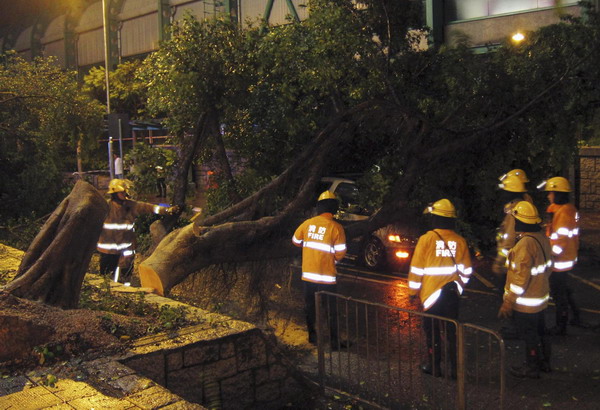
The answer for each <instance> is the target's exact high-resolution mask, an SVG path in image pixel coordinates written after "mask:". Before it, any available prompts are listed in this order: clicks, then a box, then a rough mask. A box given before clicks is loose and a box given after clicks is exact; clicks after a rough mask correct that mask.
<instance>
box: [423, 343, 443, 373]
mask: <svg viewBox="0 0 600 410" xmlns="http://www.w3.org/2000/svg"><path fill="white" fill-rule="evenodd" d="M434 351H435V352H434ZM434 353H435V354H434ZM440 359H441V357H440V352H439V350H438V349H437V348H430V349H429V351H428V352H427V358H426V359H425V363H423V364H422V365H421V371H422V372H423V373H425V374H431V375H433V376H434V377H442V367H441V366H440V362H441V360H440Z"/></svg>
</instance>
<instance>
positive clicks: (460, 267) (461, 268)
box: [457, 264, 473, 276]
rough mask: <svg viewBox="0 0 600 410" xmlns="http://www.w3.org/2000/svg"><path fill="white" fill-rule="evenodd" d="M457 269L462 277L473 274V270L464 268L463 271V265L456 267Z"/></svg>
mask: <svg viewBox="0 0 600 410" xmlns="http://www.w3.org/2000/svg"><path fill="white" fill-rule="evenodd" d="M457 267H458V271H459V272H461V273H462V274H463V275H467V276H469V275H470V274H471V273H473V268H466V269H465V265H462V264H460V265H457Z"/></svg>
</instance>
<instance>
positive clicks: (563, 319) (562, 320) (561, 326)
mask: <svg viewBox="0 0 600 410" xmlns="http://www.w3.org/2000/svg"><path fill="white" fill-rule="evenodd" d="M566 308H567V309H566V310H565V309H561V310H558V309H557V310H556V326H554V327H552V328H550V329H548V330H547V331H546V333H547V334H549V335H552V336H565V335H566V334H567V322H568V321H569V310H568V306H566Z"/></svg>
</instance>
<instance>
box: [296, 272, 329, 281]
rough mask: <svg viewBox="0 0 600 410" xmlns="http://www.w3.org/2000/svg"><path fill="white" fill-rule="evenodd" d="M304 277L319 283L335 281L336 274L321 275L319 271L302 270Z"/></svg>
mask: <svg viewBox="0 0 600 410" xmlns="http://www.w3.org/2000/svg"><path fill="white" fill-rule="evenodd" d="M302 279H308V280H310V281H313V282H319V283H335V276H329V275H321V274H319V273H310V272H302Z"/></svg>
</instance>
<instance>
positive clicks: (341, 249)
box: [333, 243, 346, 252]
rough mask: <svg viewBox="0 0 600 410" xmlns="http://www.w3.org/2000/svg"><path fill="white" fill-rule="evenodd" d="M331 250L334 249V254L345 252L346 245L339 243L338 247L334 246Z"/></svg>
mask: <svg viewBox="0 0 600 410" xmlns="http://www.w3.org/2000/svg"><path fill="white" fill-rule="evenodd" d="M333 249H334V250H335V251H336V252H341V251H345V250H346V244H345V243H340V244H338V245H334V246H333Z"/></svg>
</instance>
